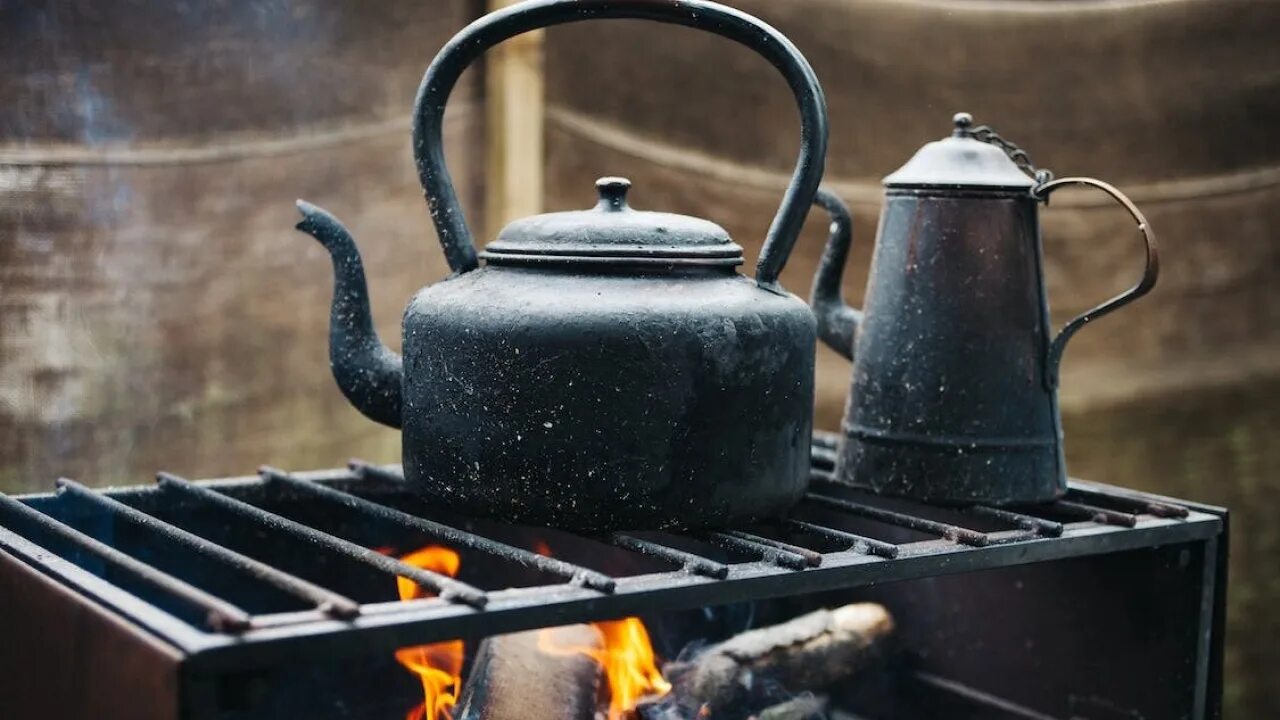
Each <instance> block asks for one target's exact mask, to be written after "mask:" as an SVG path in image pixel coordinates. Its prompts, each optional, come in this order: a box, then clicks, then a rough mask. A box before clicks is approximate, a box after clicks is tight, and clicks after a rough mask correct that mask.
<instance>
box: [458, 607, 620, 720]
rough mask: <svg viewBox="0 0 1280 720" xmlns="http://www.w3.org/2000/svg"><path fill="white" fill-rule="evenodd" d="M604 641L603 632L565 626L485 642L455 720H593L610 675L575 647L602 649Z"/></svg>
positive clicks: (477, 656)
mask: <svg viewBox="0 0 1280 720" xmlns="http://www.w3.org/2000/svg"><path fill="white" fill-rule="evenodd" d="M540 634H543V635H542V637H541V642H540V641H539V635H540ZM602 642H603V641H602V638H601V637H600V632H599V631H598V630H596V629H595V628H593V627H591V626H589V625H565V626H563V627H557V628H547V629H544V630H530V631H528V632H522V633H514V634H511V635H499V636H495V637H491V638H488V639H486V640H484V641H483V642H482V643H480V649H479V650H478V652H477V653H476V660H475V664H474V667H473V668H472V670H471V674H470V676H469V677H468V678H467V682H466V684H465V685H464V687H463V689H462V696H461V698H460V699H459V703H458V708H457V712H455V713H454V717H456V718H457V719H458V720H592V717H593V716H594V714H595V710H596V697H597V693H598V691H599V687H600V679H601V677H602V676H603V674H604V671H603V669H602V668H601V667H600V664H599V663H597V662H596V661H595V660H593V659H591V658H589V657H587V656H586V655H584V654H582V653H581V652H577V651H576V650H574V648H584V649H590V650H599V649H600V648H601V645H602ZM546 648H552V650H551V651H548V650H547V649H546Z"/></svg>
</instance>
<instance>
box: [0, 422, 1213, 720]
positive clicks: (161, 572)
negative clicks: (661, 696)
mask: <svg viewBox="0 0 1280 720" xmlns="http://www.w3.org/2000/svg"><path fill="white" fill-rule="evenodd" d="M833 458H834V450H833V446H832V439H831V438H830V437H829V436H826V435H822V436H819V437H818V438H816V439H815V445H814V452H813V463H812V467H813V470H812V472H813V476H814V478H813V479H814V487H813V488H812V489H811V491H810V493H809V494H808V495H807V496H806V498H805V500H804V501H803V502H802V504H801V505H800V506H799V507H798V508H797V510H795V511H794V512H793V513H792V514H791V515H790V516H788V517H787V518H786V519H784V520H779V521H775V522H772V523H766V524H763V525H759V526H753V527H744V528H738V529H732V530H724V531H714V532H699V533H673V532H660V533H659V532H645V533H628V532H620V533H613V534H607V535H601V536H590V537H588V536H584V535H576V534H570V533H565V532H559V531H555V530H545V529H539V528H530V527H523V526H516V525H509V524H504V523H500V522H493V521H479V520H471V519H467V518H462V517H458V516H453V517H439V516H436V515H435V514H434V513H433V511H432V508H430V507H426V506H424V504H423V503H422V501H421V500H420V499H419V498H418V497H417V496H416V495H414V494H413V493H410V492H407V491H406V490H405V489H404V488H403V487H401V485H400V475H399V469H398V467H396V466H374V465H368V464H364V463H353V464H352V467H351V468H350V469H344V470H328V471H312V472H299V473H286V472H282V471H277V470H272V469H264V470H263V471H262V472H261V473H260V474H259V475H257V476H253V477H244V478H232V479H223V480H210V481H202V482H188V481H186V480H183V479H181V478H178V477H175V476H171V475H161V477H160V480H159V482H158V484H157V485H156V486H150V487H131V488H117V489H109V490H106V491H102V492H98V491H94V490H90V489H88V488H86V487H84V486H82V485H79V484H77V483H75V482H73V481H61V482H60V486H61V489H60V491H59V492H57V493H56V494H44V495H28V496H22V497H17V498H9V497H3V496H0V549H2V550H3V552H0V597H3V598H4V603H3V604H4V610H5V611H4V612H3V613H0V636H2V637H4V638H6V640H7V642H5V643H4V644H3V645H2V646H0V693H2V696H3V697H4V698H5V703H6V708H7V710H6V717H14V718H28V717H41V718H53V717H75V716H82V715H87V714H92V715H93V716H95V717H99V718H102V717H105V718H115V717H119V718H130V719H131V720H138V719H144V718H190V719H211V718H217V719H219V720H223V719H232V718H234V719H236V720H240V719H243V718H278V717H306V718H384V717H385V718H397V719H398V718H403V717H405V715H406V713H408V712H409V711H410V710H411V709H414V708H415V706H416V705H417V704H420V703H422V702H423V685H425V684H426V683H427V679H426V677H425V676H424V675H422V674H421V673H418V676H419V677H415V675H414V674H410V673H408V672H406V671H405V669H404V666H411V665H413V664H414V662H415V661H414V657H415V653H419V655H418V657H419V658H422V657H427V656H428V655H431V654H433V653H438V652H440V651H442V650H443V651H446V652H445V655H446V657H445V660H443V661H441V660H440V659H439V657H438V656H437V657H436V660H435V661H434V662H432V663H430V664H431V665H432V666H433V667H435V668H437V669H440V671H441V672H444V673H445V674H446V676H447V675H449V674H451V673H452V674H459V675H460V674H462V673H463V665H464V657H465V663H466V664H467V665H468V668H467V670H468V671H469V672H474V668H475V667H476V666H478V665H480V664H481V660H480V659H477V658H476V657H475V656H476V655H477V654H483V651H481V652H480V653H477V652H476V650H477V648H480V647H481V644H480V642H479V641H480V640H481V639H482V638H486V637H492V636H495V635H499V634H504V633H515V632H518V631H526V630H535V629H540V628H549V627H558V626H565V625H571V624H574V623H593V622H600V621H617V622H619V623H621V624H615V625H611V626H608V628H607V629H608V630H610V631H617V632H635V631H636V629H635V625H639V627H640V629H641V631H643V630H644V628H645V627H646V626H647V628H648V635H650V636H652V638H651V641H652V644H653V646H654V650H655V652H656V654H657V655H658V656H659V660H656V661H655V662H660V661H661V660H673V659H675V654H676V653H678V652H679V651H680V648H681V646H683V645H685V644H687V643H688V642H689V641H692V640H701V641H705V642H711V643H714V642H718V641H720V640H723V639H725V638H727V637H728V636H729V635H731V634H732V633H733V632H736V631H740V630H742V629H745V628H746V627H747V625H749V624H751V625H754V626H764V625H771V624H774V623H777V622H783V621H786V620H788V619H790V618H794V617H796V616H799V615H802V614H804V613H806V612H809V611H812V610H816V609H819V608H823V607H828V608H831V607H836V606H840V605H844V604H846V603H849V602H854V601H866V602H875V603H879V604H880V605H881V606H883V607H884V608H887V609H888V611H889V612H890V613H892V615H893V618H894V624H895V625H896V628H895V631H894V634H895V637H894V646H895V648H896V650H895V651H894V653H893V659H892V660H891V661H887V662H885V663H883V664H882V666H881V667H880V668H879V669H877V670H875V671H874V672H870V673H867V674H866V677H862V676H859V679H858V681H857V682H853V681H850V682H848V683H844V684H842V686H841V687H840V688H836V689H834V690H832V707H833V708H839V710H838V711H837V710H832V713H833V715H832V716H838V715H837V714H835V713H837V712H844V710H846V709H847V710H848V711H849V712H853V713H857V714H856V715H854V717H863V718H869V719H873V720H878V719H881V718H886V719H887V718H896V717H921V716H944V715H945V716H947V717H953V718H954V717H974V718H978V717H981V718H1068V717H1071V718H1098V719H1102V720H1105V719H1108V718H1135V717H1146V718H1156V717H1159V718H1166V717H1168V718H1174V717H1186V718H1202V717H1216V716H1217V713H1218V707H1219V695H1220V680H1221V642H1222V620H1223V595H1224V593H1223V583H1224V580H1225V569H1226V565H1225V562H1224V558H1225V553H1226V535H1225V525H1226V513H1225V511H1223V510H1221V509H1219V508H1213V507H1206V506H1202V505H1198V504H1194V503H1187V502H1183V501H1177V500H1169V499H1166V498H1161V497H1155V496H1151V495H1146V494H1139V493H1136V492H1131V491H1126V490H1121V489H1118V488H1113V487H1107V486H1102V485H1096V484H1092V483H1086V482H1080V481H1072V482H1071V484H1070V489H1069V491H1068V493H1067V495H1066V497H1065V498H1064V499H1063V500H1061V501H1058V502H1054V503H1048V504H1044V505H1039V506H1034V507H1023V508H1018V509H1016V510H1009V509H996V508H989V507H983V506H978V507H972V508H967V509H963V510H960V509H954V508H942V507H935V506H929V505H924V504H920V503H914V502H911V501H906V500H898V499H888V498H881V497H876V496H872V495H868V494H865V493H863V492H861V491H858V490H856V489H853V488H848V487H845V486H841V485H838V484H836V483H834V482H832V481H831V476H830V474H831V467H832V461H833ZM432 547H435V548H440V549H441V550H438V551H435V552H427V553H426V554H425V555H419V554H416V553H415V551H419V550H420V549H424V548H432ZM450 556H452V559H451V558H450ZM455 575H456V577H455ZM744 608H745V609H744ZM694 609H697V612H693V613H691V612H689V611H690V610H694ZM735 613H737V614H738V616H741V615H742V614H743V613H749V614H753V615H754V622H753V623H747V622H737V621H731V620H732V618H733V617H734V616H735ZM633 617H639V618H643V620H644V623H643V624H641V623H640V622H639V621H636V622H635V623H634V624H632V623H630V622H629V621H626V620H624V619H625V618H633ZM731 626H732V627H731ZM606 634H607V633H606ZM513 637H516V638H518V637H520V636H513ZM459 640H461V641H462V642H461V643H459V642H458V641H459ZM509 642H514V641H509ZM556 642H558V643H559V645H560V646H562V647H570V648H573V647H575V646H578V645H581V638H577V639H575V638H574V637H568V638H567V639H562V641H561V640H557V641H556ZM590 642H594V641H590ZM590 642H588V645H590ZM451 643H457V644H456V645H452V649H450V647H448V646H450V644H451ZM441 645H443V646H446V647H443V648H442V647H440V646H441ZM424 646H425V647H424ZM604 646H605V647H606V649H607V647H608V646H609V642H608V641H607V638H606V640H605V642H604ZM459 648H463V649H461V650H460V649H459ZM544 649H545V648H544ZM397 650H399V651H400V652H399V653H397ZM593 652H595V653H597V655H598V654H599V653H600V652H604V650H599V649H598V648H597V650H590V647H588V649H587V650H582V649H578V650H573V651H572V652H571V653H570V654H571V655H574V658H572V659H573V660H579V659H581V658H584V657H587V656H589V655H591V654H592V653H593ZM450 654H451V655H452V657H454V658H456V660H450V659H449V656H450ZM545 655H546V657H547V658H550V659H549V660H548V662H554V661H555V658H556V653H545ZM397 660H399V662H398V661H397ZM596 661H598V662H604V661H603V660H600V659H599V657H597V658H596ZM566 662H568V661H566ZM450 663H452V664H453V666H454V668H455V669H453V670H449V669H447V668H445V667H442V665H445V666H447V665H449V664H450ZM456 690H457V688H454V691H455V692H456ZM802 716H804V715H797V717H802ZM433 720H434V719H433Z"/></svg>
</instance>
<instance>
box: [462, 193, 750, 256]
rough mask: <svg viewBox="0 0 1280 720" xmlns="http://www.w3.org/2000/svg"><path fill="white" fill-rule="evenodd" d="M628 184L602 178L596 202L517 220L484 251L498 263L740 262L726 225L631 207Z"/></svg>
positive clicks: (503, 230) (484, 253)
mask: <svg viewBox="0 0 1280 720" xmlns="http://www.w3.org/2000/svg"><path fill="white" fill-rule="evenodd" d="M630 187H631V181H630V180H627V179H626V178H620V177H604V178H600V179H599V180H597V181H596V191H597V193H598V194H599V201H598V202H597V203H596V206H595V207H593V208H591V209H589V210H573V211H569V212H554V213H546V214H543V215H534V216H532V217H527V218H521V219H519V220H515V221H513V222H511V223H510V224H508V225H507V226H506V227H505V228H503V229H502V231H501V232H499V233H498V237H497V239H495V240H494V241H493V242H491V243H489V244H488V246H486V247H485V250H484V252H483V253H482V254H481V257H483V258H484V259H485V260H486V261H488V262H491V263H500V264H515V263H519V264H546V263H553V264H579V263H580V264H595V265H601V264H603V265H654V266H689V265H694V266H725V267H733V266H736V265H740V264H742V247H741V246H740V245H738V244H737V243H735V242H733V240H731V239H730V238H729V233H728V232H726V231H725V229H724V228H722V227H720V226H719V225H716V224H715V223H713V222H710V221H708V220H703V219H701V218H696V217H690V216H688V215H676V214H673V213H663V212H648V211H641V210H633V209H632V208H631V206H630V205H628V204H627V190H628V189H629V188H630Z"/></svg>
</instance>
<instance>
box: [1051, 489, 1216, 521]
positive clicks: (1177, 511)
mask: <svg viewBox="0 0 1280 720" xmlns="http://www.w3.org/2000/svg"><path fill="white" fill-rule="evenodd" d="M1073 496H1083V497H1085V498H1092V499H1094V500H1100V501H1103V502H1110V503H1115V504H1116V505H1120V506H1122V507H1125V508H1128V509H1129V510H1130V511H1132V512H1133V513H1135V514H1137V513H1147V514H1149V515H1155V516H1156V517H1160V518H1185V517H1187V516H1188V515H1190V514H1191V511H1190V510H1188V509H1186V508H1184V507H1182V506H1179V505H1172V504H1170V503H1163V502H1157V501H1155V500H1147V499H1145V498H1135V497H1129V496H1127V495H1123V494H1119V493H1115V494H1113V493H1105V492H1100V491H1098V490H1094V489H1091V488H1082V487H1072V488H1071V490H1070V491H1068V493H1067V497H1073Z"/></svg>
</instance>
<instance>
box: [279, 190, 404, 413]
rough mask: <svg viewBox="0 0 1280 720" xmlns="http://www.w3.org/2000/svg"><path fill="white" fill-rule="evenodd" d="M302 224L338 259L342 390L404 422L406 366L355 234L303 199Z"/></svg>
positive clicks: (337, 346)
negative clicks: (380, 313) (374, 303)
mask: <svg viewBox="0 0 1280 720" xmlns="http://www.w3.org/2000/svg"><path fill="white" fill-rule="evenodd" d="M298 212H300V213H302V221H301V222H299V223H298V224H297V228H298V229H299V230H301V231H302V232H305V233H307V234H308V235H310V236H312V237H314V238H315V239H316V240H318V241H320V244H321V245H323V246H324V247H325V249H326V250H328V251H329V255H330V257H331V258H332V259H333V275H334V280H333V307H332V309H331V311H330V315H329V367H330V368H331V369H332V370H333V379H334V380H336V381H337V382H338V387H339V388H340V389H341V390H342V394H343V395H345V396H346V397H347V400H350V401H351V404H352V405H354V406H355V407H356V409H357V410H359V411H360V412H361V413H363V414H364V415H365V416H366V417H368V418H369V419H371V420H374V421H376V422H380V423H382V424H383V425H389V426H391V427H393V428H399V427H400V411H401V402H402V392H403V390H402V385H403V379H404V365H403V362H402V361H401V359H400V356H399V355H397V354H395V353H394V352H392V351H391V350H390V349H389V348H387V346H386V345H383V344H382V340H380V339H379V338H378V332H377V331H376V330H374V328H373V317H372V315H371V314H370V312H369V287H368V285H367V284H366V282H365V277H364V265H363V263H361V262H360V252H359V251H358V250H357V249H356V243H355V240H354V239H353V238H352V237H351V233H349V232H347V229H346V228H345V227H343V226H342V223H340V222H338V219H337V218H335V217H334V216H332V215H330V214H329V213H328V212H326V211H324V210H322V209H320V208H318V207H316V206H315V205H312V204H311V203H308V202H305V201H303V200H299V201H298Z"/></svg>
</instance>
